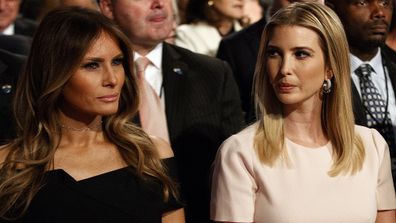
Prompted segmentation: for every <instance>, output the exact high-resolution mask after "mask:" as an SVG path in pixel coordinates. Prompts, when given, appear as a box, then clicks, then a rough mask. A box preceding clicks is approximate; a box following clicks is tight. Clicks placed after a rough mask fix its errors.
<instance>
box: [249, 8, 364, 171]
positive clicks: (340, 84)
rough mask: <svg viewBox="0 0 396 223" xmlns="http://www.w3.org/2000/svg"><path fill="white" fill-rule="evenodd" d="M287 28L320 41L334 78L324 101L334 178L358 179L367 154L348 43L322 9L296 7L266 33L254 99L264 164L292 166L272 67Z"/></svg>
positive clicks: (280, 14) (259, 150)
mask: <svg viewBox="0 0 396 223" xmlns="http://www.w3.org/2000/svg"><path fill="white" fill-rule="evenodd" d="M285 25H286V26H302V27H305V28H308V29H311V30H313V31H315V32H316V33H317V34H318V36H319V39H320V45H321V48H322V50H323V53H324V55H325V63H326V66H327V67H328V68H330V69H331V72H332V74H333V77H332V79H331V82H332V89H331V92H330V93H329V94H325V95H324V99H323V105H322V114H321V121H322V126H323V128H324V131H325V133H326V134H327V136H328V137H329V139H330V141H331V143H332V146H333V165H332V168H331V170H329V175H330V176H336V175H339V174H340V173H351V174H353V173H355V172H357V171H358V170H360V169H361V167H362V165H363V161H364V157H365V151H364V148H363V145H362V142H361V139H360V138H359V136H357V135H355V128H354V116H353V111H352V99H351V88H350V78H351V77H350V67H349V66H350V64H349V50H348V42H347V39H346V36H345V33H344V29H343V27H342V24H341V22H340V20H339V19H338V17H337V15H336V14H335V13H334V12H333V11H332V10H331V9H330V8H328V7H327V6H324V5H322V4H320V3H313V2H310V3H307V2H306V3H302V2H297V3H293V4H291V5H289V6H287V7H286V8H284V9H281V10H279V11H278V12H277V13H276V14H274V16H273V17H272V18H271V20H270V21H269V22H268V24H267V25H266V27H265V29H264V31H263V34H262V38H261V43H260V51H259V55H258V60H257V64H256V71H255V76H254V98H255V106H256V114H257V116H258V117H257V118H258V120H259V121H258V122H259V124H258V129H257V131H256V135H255V138H254V146H255V150H256V152H257V154H258V156H259V158H260V160H261V161H262V162H263V163H264V164H267V165H269V166H273V165H274V164H275V162H276V161H278V159H280V160H287V153H286V150H285V145H284V137H285V135H284V123H283V112H282V107H281V102H280V101H279V100H278V99H277V97H276V95H275V92H274V90H273V88H272V86H271V84H270V82H269V77H268V74H267V67H266V65H267V58H266V51H267V45H268V42H269V40H270V38H271V33H272V31H273V30H274V28H275V27H278V26H285ZM290 38H296V37H290Z"/></svg>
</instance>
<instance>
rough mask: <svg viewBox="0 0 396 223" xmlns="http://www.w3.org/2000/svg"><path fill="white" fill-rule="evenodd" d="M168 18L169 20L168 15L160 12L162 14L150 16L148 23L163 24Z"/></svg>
mask: <svg viewBox="0 0 396 223" xmlns="http://www.w3.org/2000/svg"><path fill="white" fill-rule="evenodd" d="M167 18H168V17H167V15H166V13H162V12H160V13H156V14H153V15H150V16H149V17H148V21H150V22H154V23H158V22H163V21H165V20H166V19H167Z"/></svg>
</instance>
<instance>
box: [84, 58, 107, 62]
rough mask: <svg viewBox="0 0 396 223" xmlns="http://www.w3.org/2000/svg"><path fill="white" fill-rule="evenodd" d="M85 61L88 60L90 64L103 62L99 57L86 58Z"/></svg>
mask: <svg viewBox="0 0 396 223" xmlns="http://www.w3.org/2000/svg"><path fill="white" fill-rule="evenodd" d="M85 60H89V61H92V62H103V61H104V59H103V58H100V57H87V58H85Z"/></svg>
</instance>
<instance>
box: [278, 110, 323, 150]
mask: <svg viewBox="0 0 396 223" xmlns="http://www.w3.org/2000/svg"><path fill="white" fill-rule="evenodd" d="M284 131H285V136H286V137H287V138H288V139H290V140H292V141H293V142H295V143H297V144H300V145H303V146H307V147H318V146H323V145H325V144H326V143H327V142H328V138H327V136H326V133H325V131H324V129H323V126H322V120H321V106H320V107H316V108H312V109H307V108H305V109H304V108H298V109H293V110H289V111H287V110H286V111H285V118H284Z"/></svg>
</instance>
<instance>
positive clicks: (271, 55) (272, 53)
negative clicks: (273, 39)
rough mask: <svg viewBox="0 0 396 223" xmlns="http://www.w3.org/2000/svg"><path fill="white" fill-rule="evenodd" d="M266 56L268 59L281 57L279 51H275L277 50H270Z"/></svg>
mask: <svg viewBox="0 0 396 223" xmlns="http://www.w3.org/2000/svg"><path fill="white" fill-rule="evenodd" d="M265 54H266V55H267V56H268V57H275V56H278V55H279V52H278V51H277V50H275V49H268V50H267V52H265Z"/></svg>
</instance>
